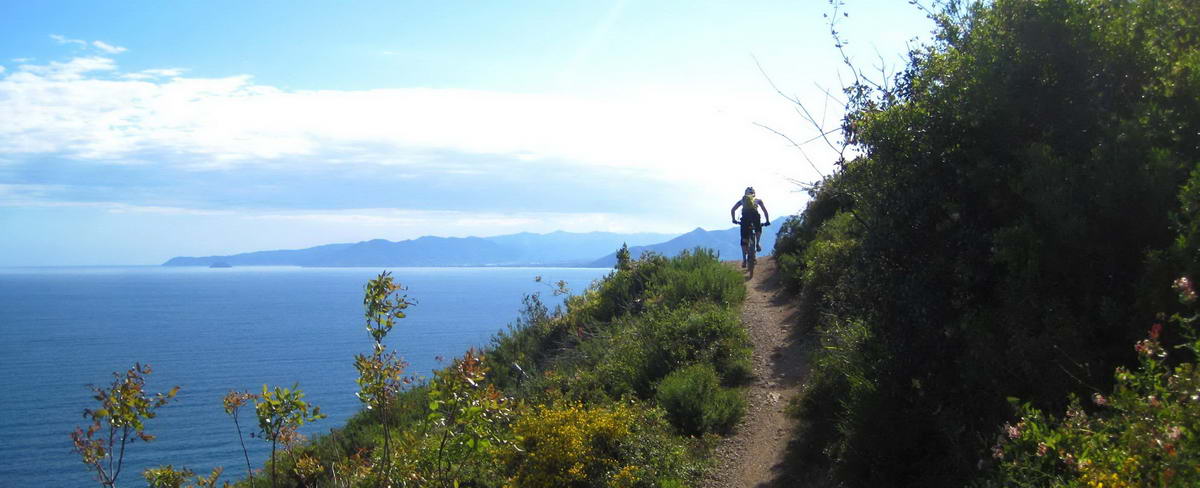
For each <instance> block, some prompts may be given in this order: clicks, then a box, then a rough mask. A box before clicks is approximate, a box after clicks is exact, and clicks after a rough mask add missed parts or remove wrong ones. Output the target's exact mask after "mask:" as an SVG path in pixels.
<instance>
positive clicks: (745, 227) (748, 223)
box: [742, 218, 762, 243]
mask: <svg viewBox="0 0 1200 488" xmlns="http://www.w3.org/2000/svg"><path fill="white" fill-rule="evenodd" d="M751 232H757V233H759V234H762V221H760V220H757V219H754V220H751V219H747V218H743V219H742V242H743V243H744V242H747V241H749V240H750V233H751Z"/></svg>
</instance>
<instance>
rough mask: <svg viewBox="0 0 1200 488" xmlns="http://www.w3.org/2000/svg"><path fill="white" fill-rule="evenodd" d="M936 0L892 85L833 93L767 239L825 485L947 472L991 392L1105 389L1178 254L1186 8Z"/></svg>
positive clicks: (1194, 115)
mask: <svg viewBox="0 0 1200 488" xmlns="http://www.w3.org/2000/svg"><path fill="white" fill-rule="evenodd" d="M947 5H948V6H947V7H946V9H945V10H944V11H943V12H939V13H934V15H932V18H933V19H934V20H935V21H936V22H937V24H938V30H937V32H936V38H935V40H934V41H933V43H932V44H930V45H928V46H924V47H920V48H916V49H914V50H913V51H912V52H911V53H910V63H909V65H908V66H907V67H906V68H905V69H904V70H903V71H902V72H901V73H900V74H899V76H897V77H896V78H895V81H896V84H895V85H892V84H881V85H879V87H883V86H885V85H886V86H887V88H885V91H882V92H881V91H879V90H878V89H877V88H878V87H871V86H868V85H865V84H857V85H853V86H850V87H848V89H847V90H846V95H847V98H848V102H849V108H850V110H849V112H848V113H847V114H846V116H845V118H844V120H843V126H842V128H843V134H842V135H843V138H844V140H845V141H847V142H849V143H850V144H852V145H854V146H856V147H855V148H854V149H856V150H855V151H851V153H853V154H856V157H855V158H854V159H851V160H844V161H838V162H837V163H838V166H837V167H838V170H837V172H836V174H835V175H833V176H831V177H830V178H829V179H827V180H825V181H822V182H821V183H820V185H819V187H818V188H817V191H816V194H815V195H814V203H813V204H811V205H810V206H809V207H808V208H807V209H806V210H805V214H804V215H803V216H802V217H801V218H800V219H799V221H798V222H795V223H789V224H788V225H787V226H786V229H785V230H786V231H787V232H785V233H784V234H783V235H781V237H780V240H779V241H778V243H777V248H776V251H777V252H776V253H777V256H778V257H779V263H780V266H782V267H784V269H785V272H786V273H787V274H788V275H789V276H792V277H799V278H800V284H799V287H800V288H801V289H802V293H804V296H805V297H806V300H805V303H806V305H808V306H810V307H812V310H811V311H810V312H806V313H808V314H809V316H808V317H807V319H808V320H807V321H806V323H808V324H812V325H814V327H815V330H816V331H817V335H818V336H819V339H820V341H821V343H822V345H823V348H822V349H821V350H820V352H819V353H818V354H817V355H816V358H815V361H814V371H813V373H812V381H813V382H814V383H813V384H812V386H811V389H810V390H809V394H807V395H806V396H805V398H804V399H803V401H802V402H800V404H801V406H802V408H801V410H802V412H801V414H802V415H804V416H809V415H811V416H812V417H814V418H821V419H831V420H832V421H833V422H834V425H835V426H836V427H835V428H830V429H824V428H821V427H815V426H814V427H813V428H814V429H817V430H816V431H814V432H819V435H807V434H806V433H803V432H802V433H801V434H800V435H799V436H800V438H801V439H802V441H803V442H808V441H812V442H816V443H818V444H819V445H815V446H813V447H812V449H810V450H808V451H806V452H809V453H813V452H817V453H821V455H822V456H825V460H826V462H827V463H828V464H829V465H830V467H831V469H832V472H833V473H834V477H835V478H836V479H835V483H837V484H841V485H846V486H875V485H881V484H884V485H899V486H962V485H964V484H969V483H970V481H971V479H972V478H973V477H975V476H977V475H978V473H979V466H980V462H981V461H985V462H986V461H987V460H989V459H991V457H990V452H989V448H990V444H991V443H990V442H988V441H989V440H990V438H991V437H992V435H993V433H994V431H995V428H996V426H997V425H1000V424H1002V423H1003V422H1005V421H1008V420H1011V416H1012V411H1011V408H1010V407H1009V405H1008V403H1007V402H1006V400H1005V399H1006V398H1007V397H1020V398H1022V399H1025V400H1027V401H1029V402H1031V404H1032V405H1033V406H1034V407H1035V408H1038V409H1040V410H1042V411H1062V409H1064V408H1065V407H1066V404H1067V401H1066V400H1065V399H1066V398H1067V393H1070V392H1077V393H1079V394H1081V395H1083V394H1086V393H1085V392H1087V388H1089V387H1094V388H1098V389H1101V390H1102V391H1106V390H1107V389H1108V388H1109V387H1110V386H1111V385H1112V383H1113V381H1114V380H1113V379H1112V378H1111V375H1110V373H1111V371H1112V370H1113V368H1115V367H1117V366H1120V365H1122V364H1125V363H1127V362H1128V358H1127V352H1128V344H1129V343H1131V342H1133V341H1136V340H1137V338H1138V336H1139V335H1140V334H1141V332H1142V331H1141V330H1139V329H1140V327H1131V326H1130V324H1140V323H1146V322H1147V321H1148V320H1150V319H1151V318H1152V317H1154V315H1155V314H1156V313H1158V312H1160V311H1165V312H1167V313H1172V312H1175V311H1177V310H1178V309H1177V308H1172V307H1178V305H1171V304H1170V303H1168V302H1169V301H1170V298H1171V297H1170V296H1169V290H1168V289H1167V288H1166V287H1163V286H1162V283H1163V282H1164V281H1165V280H1164V278H1166V277H1177V276H1180V275H1192V276H1194V274H1195V273H1197V272H1200V271H1198V270H1200V264H1198V263H1200V251H1198V249H1200V244H1198V243H1197V240H1198V239H1197V237H1196V236H1197V234H1198V233H1197V232H1196V229H1197V228H1198V227H1197V221H1198V220H1197V217H1196V215H1200V212H1197V211H1196V209H1197V208H1200V189H1198V188H1200V178H1198V177H1196V176H1191V175H1195V174H1197V172H1198V171H1200V35H1197V32H1198V26H1200V10H1198V9H1196V8H1194V5H1193V2H1189V1H1186V0H1158V1H1150V0H1132V1H1125V0H1048V1H1027V0H997V1H994V2H979V3H959V2H948V4H947ZM878 81H882V80H878ZM822 199H826V200H824V201H821V200H822ZM819 201H820V202H819ZM828 202H836V203H837V204H831V203H828ZM784 256H789V257H784ZM1168 279H1169V278H1168ZM1147 285H1149V286H1147ZM1084 385H1087V386H1086V387H1085V386H1084ZM816 392H819V393H820V394H815V393H816ZM809 425H810V426H813V425H814V424H812V423H809Z"/></svg>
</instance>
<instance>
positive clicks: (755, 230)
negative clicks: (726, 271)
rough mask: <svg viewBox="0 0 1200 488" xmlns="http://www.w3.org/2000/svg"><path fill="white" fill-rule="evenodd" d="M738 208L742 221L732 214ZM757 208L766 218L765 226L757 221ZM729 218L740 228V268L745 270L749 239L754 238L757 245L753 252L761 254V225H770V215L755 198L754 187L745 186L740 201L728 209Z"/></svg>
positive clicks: (748, 254) (749, 252)
mask: <svg viewBox="0 0 1200 488" xmlns="http://www.w3.org/2000/svg"><path fill="white" fill-rule="evenodd" d="M738 207H742V220H740V221H739V220H738V219H737V218H736V217H734V212H737V209H738ZM759 208H761V209H762V216H763V217H765V218H766V223H765V224H764V223H763V222H762V221H761V220H760V219H759V215H758V209H759ZM729 218H730V219H732V220H733V223H735V224H740V225H741V226H742V267H743V268H745V267H746V259H747V258H748V257H749V256H750V255H751V253H752V251H751V250H750V238H751V237H754V238H755V239H754V241H755V242H757V243H758V245H757V246H756V249H755V250H754V251H753V252H761V251H762V243H761V242H759V239H761V238H762V228H763V225H771V214H770V213H769V212H767V206H766V205H765V204H763V201H762V200H761V199H759V198H756V197H755V195H754V187H752V186H747V187H746V193H745V195H742V199H741V200H738V202H737V203H735V204H733V208H731V209H729Z"/></svg>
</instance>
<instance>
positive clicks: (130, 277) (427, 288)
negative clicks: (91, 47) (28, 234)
mask: <svg viewBox="0 0 1200 488" xmlns="http://www.w3.org/2000/svg"><path fill="white" fill-rule="evenodd" d="M381 271H383V270H381V269H375V268H299V267H234V268H203V267H162V266H125V267H43V268H0V487H2V488H9V487H12V488H18V487H21V488H24V487H46V488H55V487H63V488H74V487H85V486H97V483H96V482H95V479H94V477H93V475H92V474H91V473H90V472H89V471H88V470H87V468H86V467H85V465H84V464H83V463H82V462H81V461H80V459H79V456H78V455H77V454H75V453H74V452H72V449H71V446H72V443H71V439H70V433H71V432H72V431H73V430H74V429H75V427H77V426H79V427H85V428H86V425H87V424H86V423H85V422H86V421H85V419H84V418H83V416H82V413H83V410H84V409H85V408H95V405H96V401H95V400H94V399H93V398H92V392H91V391H90V390H89V388H88V385H97V386H103V385H107V384H109V383H110V382H111V381H112V379H113V376H112V374H113V372H117V371H125V370H127V369H128V368H130V367H131V366H133V365H134V364H135V363H141V364H145V365H149V366H150V367H151V368H152V370H153V372H152V373H151V374H150V375H148V376H147V381H146V383H147V385H146V390H147V392H149V393H155V392H165V391H167V390H169V389H170V388H171V387H173V386H176V385H178V386H179V387H180V391H179V394H178V396H177V397H176V398H175V400H174V401H173V402H171V403H170V404H168V405H166V406H164V407H162V408H161V409H159V410H158V415H157V416H156V417H155V418H153V419H150V420H148V421H146V428H145V431H146V433H148V434H152V435H154V436H156V439H155V440H153V441H152V442H148V443H147V442H141V441H138V442H135V443H133V444H131V445H129V446H128V447H127V448H126V452H125V461H124V466H123V468H122V471H121V473H120V478H119V480H118V481H119V484H120V485H122V486H143V485H144V483H145V481H144V480H143V479H142V477H141V472H142V470H144V469H145V468H147V467H151V466H158V465H164V464H170V465H173V466H174V467H176V468H183V467H186V468H188V469H191V470H193V471H195V472H197V473H203V474H207V473H208V472H209V471H210V470H211V469H212V468H214V467H217V466H222V467H224V468H225V475H224V476H223V477H222V478H221V479H222V480H229V481H233V480H236V479H241V478H243V477H244V476H245V474H246V462H245V459H244V457H243V454H242V449H241V447H240V445H239V443H238V436H237V433H236V431H235V427H234V423H233V421H232V419H231V418H230V417H229V416H227V415H226V414H225V412H224V410H223V409H222V403H221V399H222V397H223V396H224V395H225V394H226V393H227V392H229V391H230V390H239V391H240V390H248V391H250V392H259V391H261V390H262V387H263V385H269V386H270V387H275V386H284V387H292V386H293V385H297V384H298V387H299V388H300V389H301V390H303V392H304V393H305V400H307V401H308V402H309V403H311V404H314V405H318V406H320V407H321V412H323V413H325V414H327V415H328V418H325V419H321V420H319V421H317V422H315V423H312V424H308V425H305V426H304V428H302V429H301V432H302V433H303V434H305V435H307V436H313V435H319V434H327V433H329V431H330V429H332V428H336V427H340V426H341V425H343V424H344V423H345V421H346V419H348V418H349V417H350V416H351V415H353V414H355V413H356V412H358V411H359V410H360V409H361V408H362V405H361V403H360V402H359V401H358V399H357V398H356V397H355V395H354V393H355V391H357V385H356V384H355V381H354V380H355V378H356V377H357V372H356V371H355V369H354V359H353V357H354V355H355V354H358V353H369V352H370V350H371V338H370V336H369V335H368V333H367V331H366V329H365V322H364V318H363V307H362V292H363V286H364V285H365V284H366V282H367V281H368V280H370V279H371V278H374V277H375V276H376V275H378V274H379V273H380V272H381ZM390 271H391V272H392V274H393V276H394V277H395V279H396V280H397V281H398V282H400V283H401V284H403V285H404V286H405V287H407V288H408V289H407V292H406V293H407V295H408V297H409V299H410V300H411V301H414V302H416V305H414V306H412V307H410V308H409V309H408V311H407V312H408V316H407V317H406V318H404V319H403V320H401V321H400V322H399V323H398V324H397V325H396V327H395V329H393V331H392V332H391V334H390V335H389V336H388V337H387V340H386V344H387V345H388V347H389V348H390V349H392V350H395V351H397V352H399V354H400V355H401V356H403V357H404V359H405V360H406V361H408V362H409V368H408V374H410V375H413V376H417V377H425V378H428V377H429V376H430V375H431V372H432V371H433V370H434V369H436V368H439V367H440V366H442V365H444V364H445V361H447V360H449V359H450V358H453V357H456V356H459V355H461V354H462V352H463V351H465V350H466V349H467V348H469V347H472V346H476V347H482V346H487V345H488V344H489V343H490V341H491V338H492V337H493V336H494V335H495V334H496V333H497V332H499V331H501V330H504V329H506V328H507V326H508V325H509V324H511V323H513V322H515V320H516V318H517V316H518V313H519V311H520V309H521V301H522V298H523V297H524V296H525V295H528V294H532V293H540V294H541V295H542V297H543V298H544V300H545V301H547V303H551V304H553V303H560V302H561V298H562V297H554V295H553V293H552V291H553V288H552V287H551V285H550V284H549V283H553V282H557V281H559V280H562V281H565V282H567V287H568V288H570V289H571V290H572V291H573V292H575V293H578V292H581V291H582V290H584V289H585V288H586V287H587V286H588V285H589V284H590V283H591V282H592V281H594V280H596V279H599V278H602V277H603V276H605V275H606V274H608V273H609V272H610V271H611V270H609V269H597V268H396V269H391V270H390ZM539 276H540V277H541V278H542V279H541V281H540V282H539V281H535V279H536V278H537V277H539ZM439 358H442V359H440V360H439ZM239 421H240V423H241V426H242V430H243V433H245V434H249V433H250V432H253V431H255V430H256V426H257V422H256V420H255V417H254V410H253V407H252V406H249V407H246V408H243V409H242V412H241V413H240V415H239ZM245 442H246V447H247V448H248V449H249V451H250V461H251V463H252V466H253V467H254V468H255V469H259V468H261V467H262V466H263V462H264V460H265V459H266V458H267V457H268V455H269V452H270V446H269V444H268V443H267V442H265V441H263V440H262V439H256V438H250V437H249V436H248V435H247V437H246V438H245Z"/></svg>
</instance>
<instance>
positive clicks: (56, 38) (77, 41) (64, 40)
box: [50, 34, 87, 46]
mask: <svg viewBox="0 0 1200 488" xmlns="http://www.w3.org/2000/svg"><path fill="white" fill-rule="evenodd" d="M50 38H51V39H54V41H55V42H57V43H59V44H76V45H80V46H87V41H84V40H81V39H71V38H69V37H66V36H63V35H59V34H50Z"/></svg>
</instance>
